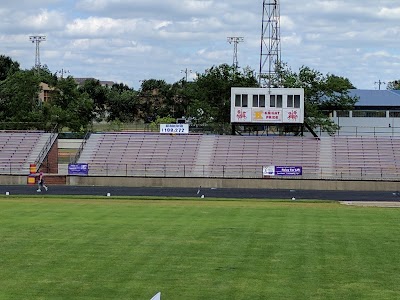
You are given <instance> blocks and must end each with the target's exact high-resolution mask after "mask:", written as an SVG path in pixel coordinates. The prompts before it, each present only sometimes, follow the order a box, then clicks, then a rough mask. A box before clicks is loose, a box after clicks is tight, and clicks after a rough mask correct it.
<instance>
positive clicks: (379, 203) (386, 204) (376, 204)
mask: <svg viewBox="0 0 400 300" xmlns="http://www.w3.org/2000/svg"><path fill="white" fill-rule="evenodd" d="M340 203H341V204H344V205H353V206H371V207H394V208H400V202H394V201H340Z"/></svg>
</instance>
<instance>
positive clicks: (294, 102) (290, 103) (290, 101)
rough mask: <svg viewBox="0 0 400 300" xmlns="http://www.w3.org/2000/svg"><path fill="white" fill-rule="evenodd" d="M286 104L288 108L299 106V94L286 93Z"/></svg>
mask: <svg viewBox="0 0 400 300" xmlns="http://www.w3.org/2000/svg"><path fill="white" fill-rule="evenodd" d="M286 104H287V107H288V108H289V107H290V108H293V107H294V108H300V95H288V96H287V103H286Z"/></svg>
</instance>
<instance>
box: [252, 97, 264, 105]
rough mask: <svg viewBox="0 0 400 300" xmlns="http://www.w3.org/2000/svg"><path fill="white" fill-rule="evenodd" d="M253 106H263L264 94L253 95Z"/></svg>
mask: <svg viewBox="0 0 400 300" xmlns="http://www.w3.org/2000/svg"><path fill="white" fill-rule="evenodd" d="M253 107H265V95H253Z"/></svg>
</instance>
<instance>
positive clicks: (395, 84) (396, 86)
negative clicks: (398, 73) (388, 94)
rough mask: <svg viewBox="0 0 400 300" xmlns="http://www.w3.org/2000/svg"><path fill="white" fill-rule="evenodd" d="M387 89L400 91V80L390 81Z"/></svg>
mask: <svg viewBox="0 0 400 300" xmlns="http://www.w3.org/2000/svg"><path fill="white" fill-rule="evenodd" d="M386 89H388V90H400V79H399V80H393V81H390V82H389V83H388V84H387V86H386Z"/></svg>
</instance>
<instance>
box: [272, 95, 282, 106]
mask: <svg viewBox="0 0 400 300" xmlns="http://www.w3.org/2000/svg"><path fill="white" fill-rule="evenodd" d="M269 106H270V107H280V108H281V107H282V95H270V96H269Z"/></svg>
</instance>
